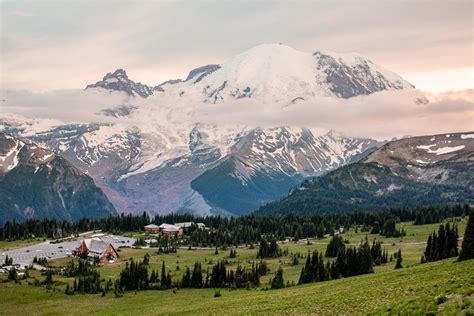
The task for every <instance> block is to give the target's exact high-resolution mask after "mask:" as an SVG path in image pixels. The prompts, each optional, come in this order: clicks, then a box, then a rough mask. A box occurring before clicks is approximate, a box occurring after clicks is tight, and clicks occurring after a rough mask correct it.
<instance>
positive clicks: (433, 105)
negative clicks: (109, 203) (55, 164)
mask: <svg viewBox="0 0 474 316" xmlns="http://www.w3.org/2000/svg"><path fill="white" fill-rule="evenodd" d="M423 96H424V94H423V93H422V92H420V91H416V90H407V91H403V90H402V91H385V92H378V93H374V94H371V95H368V96H359V97H355V98H351V99H348V100H346V99H337V98H331V97H320V98H316V99H314V100H311V101H307V102H298V103H296V104H290V105H288V104H270V103H265V104H262V103H260V102H258V101H256V100H253V99H239V100H236V101H233V102H226V103H217V104H206V103H201V102H193V101H192V100H193V99H186V98H181V97H175V98H173V96H166V95H163V94H159V95H157V96H153V97H150V98H147V99H142V98H133V97H129V96H127V95H126V94H124V93H120V92H113V93H110V92H108V91H105V90H102V89H97V90H85V91H84V90H64V91H54V92H48V93H31V92H25V91H20V92H18V91H17V92H14V91H6V92H4V93H2V99H4V100H5V101H4V102H2V104H1V108H0V109H1V111H0V117H1V116H3V117H5V116H7V115H11V114H13V115H21V116H25V117H30V118H40V119H53V120H56V121H61V122H78V123H89V122H103V123H120V124H123V125H126V126H138V127H139V128H142V129H144V130H146V131H147V132H150V131H151V132H153V131H155V132H156V131H158V130H159V129H160V128H162V126H166V128H175V129H180V128H182V127H183V126H192V124H194V123H197V122H199V123H209V124H216V125H219V126H238V125H239V126H240V125H244V126H250V127H276V126H298V127H307V128H310V129H311V130H313V131H316V132H317V133H318V134H319V133H322V132H323V131H327V130H336V131H338V132H340V133H342V134H345V135H347V136H357V137H372V138H376V139H380V140H383V139H391V138H392V137H403V136H407V135H427V134H436V133H445V132H462V131H472V130H474V100H473V90H465V91H458V92H447V93H441V94H428V95H427V97H428V98H429V99H430V102H429V103H427V104H425V103H420V102H416V101H417V100H419V99H420V98H421V97H423ZM122 105H126V106H133V107H135V108H136V111H135V112H133V113H132V115H131V116H130V117H119V118H114V117H110V116H104V115H99V114H98V113H100V112H101V110H103V109H106V108H115V107H117V106H122ZM56 125H57V124H56Z"/></svg>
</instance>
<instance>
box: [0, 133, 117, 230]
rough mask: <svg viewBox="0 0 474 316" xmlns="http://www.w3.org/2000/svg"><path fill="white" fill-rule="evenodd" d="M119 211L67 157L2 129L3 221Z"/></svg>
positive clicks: (0, 215) (0, 177) (0, 212)
mask: <svg viewBox="0 0 474 316" xmlns="http://www.w3.org/2000/svg"><path fill="white" fill-rule="evenodd" d="M109 214H116V211H115V208H114V207H113V205H112V204H111V203H110V202H109V200H108V199H107V197H106V196H105V195H104V193H103V192H102V191H101V190H100V189H99V188H97V187H96V186H95V184H94V181H93V180H92V179H91V178H90V177H89V176H87V175H85V174H83V173H82V172H80V171H79V170H78V169H77V168H75V167H73V166H72V165H71V164H70V163H69V162H68V161H66V160H65V159H64V158H62V157H60V156H58V155H56V154H54V153H53V152H51V151H50V150H47V149H44V148H41V147H39V146H38V145H36V144H33V143H31V144H30V143H24V142H22V141H20V140H18V139H15V138H13V137H12V136H10V135H8V134H5V133H0V223H3V222H5V221H7V220H12V219H16V220H24V219H27V218H44V217H47V218H56V219H67V220H78V219H80V218H83V217H88V218H100V217H105V216H107V215H109Z"/></svg>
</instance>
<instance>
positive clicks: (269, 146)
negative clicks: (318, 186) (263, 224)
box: [191, 127, 379, 215]
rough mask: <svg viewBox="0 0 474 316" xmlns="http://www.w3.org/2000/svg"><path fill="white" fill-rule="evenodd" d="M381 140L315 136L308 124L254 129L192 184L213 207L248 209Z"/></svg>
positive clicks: (239, 212) (327, 169)
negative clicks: (304, 126) (304, 125)
mask: <svg viewBox="0 0 474 316" xmlns="http://www.w3.org/2000/svg"><path fill="white" fill-rule="evenodd" d="M378 145H379V143H377V142H376V141H373V140H369V139H353V138H346V137H341V136H337V135H336V134H335V133H333V132H330V133H328V134H326V135H323V136H319V137H315V136H314V135H313V134H312V133H311V131H310V130H308V129H304V128H303V129H298V128H289V127H280V128H270V129H255V130H252V131H251V132H250V133H249V134H247V135H246V136H245V137H243V138H242V139H241V140H240V141H239V142H238V143H236V145H235V146H234V147H232V149H231V153H230V154H229V155H228V156H227V157H226V158H225V159H223V160H222V162H221V163H219V164H218V165H217V166H216V167H214V168H212V169H210V170H208V171H206V172H204V173H203V174H202V175H200V176H199V177H197V178H196V179H194V180H193V181H192V182H191V187H192V188H193V189H194V190H196V191H197V192H199V193H200V194H201V195H202V196H203V198H204V199H205V200H206V201H207V202H209V203H210V204H211V205H212V206H214V207H216V208H219V209H225V210H227V211H230V212H232V213H233V214H239V215H240V214H245V213H248V212H250V211H252V210H254V209H255V208H257V207H259V206H260V205H262V204H265V203H268V202H269V201H272V200H275V199H278V198H280V197H281V196H284V195H285V194H286V193H287V192H288V190H289V189H290V188H291V187H294V186H295V185H297V184H298V183H300V182H301V181H302V180H303V179H304V178H306V177H309V176H314V175H320V174H322V173H324V172H327V171H329V170H333V169H335V168H337V167H340V166H342V165H344V164H346V163H348V162H349V161H350V160H351V159H352V158H354V157H355V156H356V155H359V154H362V153H363V152H365V151H366V150H367V149H369V148H373V147H377V146H378Z"/></svg>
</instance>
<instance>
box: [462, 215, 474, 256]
mask: <svg viewBox="0 0 474 316" xmlns="http://www.w3.org/2000/svg"><path fill="white" fill-rule="evenodd" d="M469 259H474V210H471V213H470V214H469V219H468V220H467V226H466V230H465V231H464V238H463V241H462V245H461V254H460V255H459V261H463V260H469Z"/></svg>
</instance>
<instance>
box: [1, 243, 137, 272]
mask: <svg viewBox="0 0 474 316" xmlns="http://www.w3.org/2000/svg"><path fill="white" fill-rule="evenodd" d="M96 238H100V239H102V240H103V241H105V242H107V243H111V244H112V246H114V248H115V249H117V248H119V247H123V246H132V245H133V244H134V243H135V238H128V237H123V236H116V235H104V236H96ZM83 239H84V237H79V238H77V239H76V240H73V241H65V242H60V243H56V244H52V243H50V242H49V241H46V242H42V243H39V244H34V245H31V246H27V247H22V248H17V249H12V250H8V251H3V252H1V253H0V263H3V262H5V257H6V256H8V257H9V258H12V259H13V264H19V265H20V266H22V267H23V266H28V265H30V264H31V263H33V259H34V258H35V257H36V258H38V259H39V258H46V259H48V260H51V259H57V258H64V257H68V256H70V255H71V254H72V251H73V250H74V249H76V248H77V247H78V246H79V245H80V244H81V242H82V240H83Z"/></svg>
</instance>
